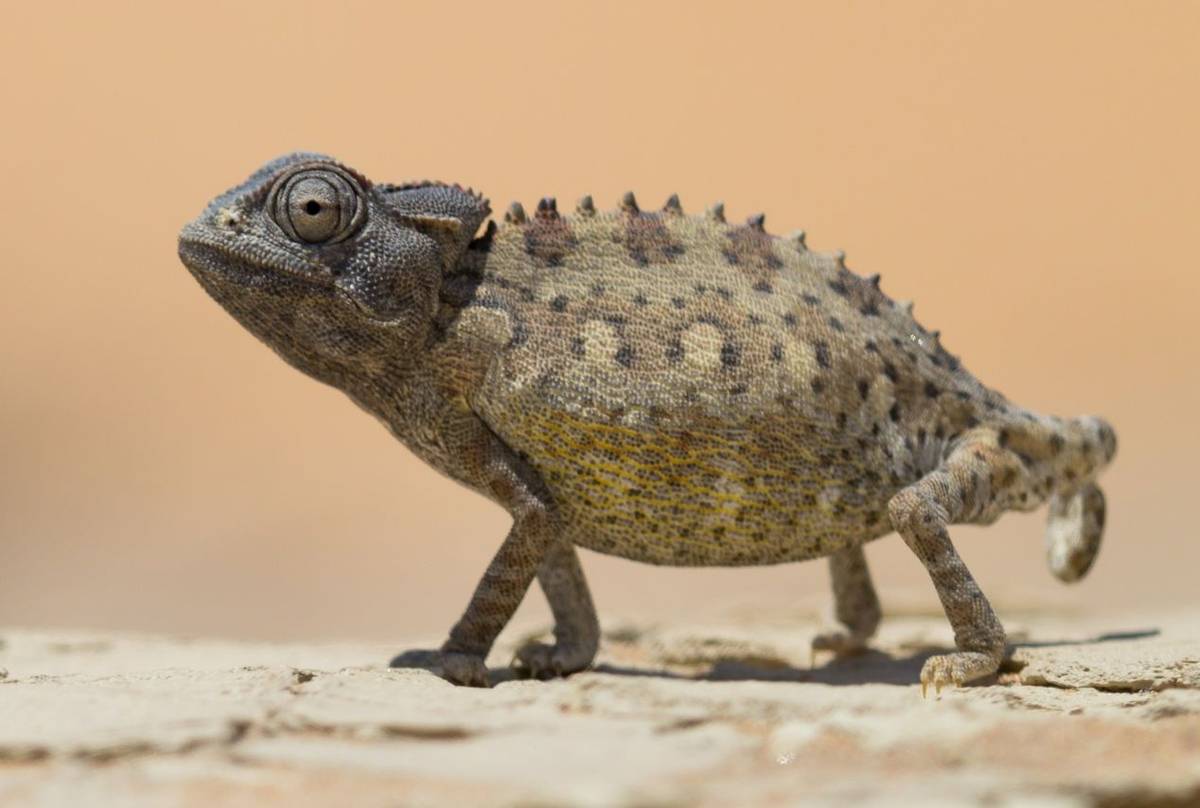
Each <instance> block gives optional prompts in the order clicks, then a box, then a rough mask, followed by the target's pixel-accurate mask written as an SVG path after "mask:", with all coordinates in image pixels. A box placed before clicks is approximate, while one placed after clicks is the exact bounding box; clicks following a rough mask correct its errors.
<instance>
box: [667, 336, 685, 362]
mask: <svg viewBox="0 0 1200 808" xmlns="http://www.w3.org/2000/svg"><path fill="white" fill-rule="evenodd" d="M666 356H667V361H668V362H670V363H672V364H675V363H676V362H678V361H679V360H680V359H682V358H683V343H682V342H680V341H679V337H671V340H670V341H669V342H668V343H667V352H666Z"/></svg>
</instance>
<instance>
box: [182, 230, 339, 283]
mask: <svg viewBox="0 0 1200 808" xmlns="http://www.w3.org/2000/svg"><path fill="white" fill-rule="evenodd" d="M178 251H179V260H180V261H182V262H183V265H184V266H186V267H187V268H188V270H189V271H190V272H191V273H192V275H194V276H195V277H196V279H197V280H200V281H201V282H214V281H215V282H225V283H230V282H232V283H235V284H238V285H241V286H248V287H254V288H268V287H278V286H279V285H280V284H281V283H291V284H297V283H299V284H302V285H304V286H308V287H312V288H322V289H328V288H329V287H330V286H331V279H328V278H325V277H322V274H319V273H320V270H319V268H317V267H312V268H307V267H306V268H300V267H294V266H289V265H287V264H282V263H273V264H271V265H263V264H262V263H261V255H262V253H261V251H260V250H254V249H253V245H249V244H248V245H245V246H230V245H229V244H227V243H224V242H223V241H221V240H219V239H216V238H214V237H212V236H209V235H207V234H206V233H205V232H204V231H203V230H200V229H199V228H195V227H194V226H192V225H189V226H188V227H186V228H185V229H184V231H183V232H182V233H181V234H180V236H179V248H178ZM252 253H253V254H257V255H258V256H259V259H260V260H257V261H256V260H254V259H253V258H252V257H251V254H252Z"/></svg>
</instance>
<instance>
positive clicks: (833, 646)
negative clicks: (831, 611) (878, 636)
mask: <svg viewBox="0 0 1200 808" xmlns="http://www.w3.org/2000/svg"><path fill="white" fill-rule="evenodd" d="M866 650H867V638H866V637H863V636H861V635H858V634H852V633H850V632H848V631H827V632H825V633H823V634H818V635H817V636H815V637H813V639H812V645H811V646H810V647H809V659H808V663H809V664H808V666H809V667H810V668H811V667H813V666H814V665H815V664H816V662H817V652H818V651H832V652H833V655H834V656H835V657H847V656H854V655H855V654H861V653H863V652H864V651H866Z"/></svg>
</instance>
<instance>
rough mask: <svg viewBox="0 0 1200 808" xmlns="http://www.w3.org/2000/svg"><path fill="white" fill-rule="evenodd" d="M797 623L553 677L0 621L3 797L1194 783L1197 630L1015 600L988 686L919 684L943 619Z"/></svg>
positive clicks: (342, 797) (1047, 791)
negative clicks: (469, 682)
mask: <svg viewBox="0 0 1200 808" xmlns="http://www.w3.org/2000/svg"><path fill="white" fill-rule="evenodd" d="M1010 622H1011V624H1012V625H1013V626H1018V622H1019V621H1016V620H1013V621H1010ZM818 628H819V627H818V626H817V624H815V623H812V622H809V621H802V620H796V619H786V618H783V619H779V618H777V619H773V620H768V619H756V618H754V617H753V616H749V617H742V618H740V619H737V620H730V621H728V622H725V623H721V624H714V625H701V626H662V627H654V626H649V625H637V624H629V625H626V626H624V627H622V628H618V629H615V630H613V631H611V632H609V633H608V634H606V635H605V640H604V644H603V647H602V651H601V655H600V658H599V659H598V662H597V666H596V669H595V670H593V671H588V672H585V673H581V674H578V675H576V676H573V677H571V678H570V679H567V680H557V681H550V682H539V681H525V680H520V679H517V678H515V677H514V676H513V675H512V674H511V673H510V672H507V671H506V670H505V669H503V667H502V665H503V663H504V662H505V661H507V659H509V658H510V657H511V653H512V647H513V645H514V644H515V642H516V640H513V641H510V642H507V643H504V642H502V643H501V644H500V646H499V647H498V648H497V652H496V654H495V655H494V657H493V658H492V659H491V660H490V662H491V663H492V665H493V666H495V667H494V670H493V677H492V678H493V684H494V686H493V687H492V688H490V689H486V690H481V689H469V688H458V687H453V686H451V685H450V684H448V683H447V682H445V681H443V680H441V679H439V678H438V677H436V676H434V675H433V674H431V673H429V672H427V671H424V670H416V669H389V668H387V667H386V661H387V660H388V659H390V658H391V656H392V654H393V653H394V652H395V651H396V650H398V649H397V648H392V647H383V646H377V645H376V646H372V645H354V644H337V645H309V646H302V645H270V644H249V643H228V642H215V641H183V640H173V639H167V638H157V637H135V636H100V635H91V634H86V633H65V632H64V633H42V632H18V631H6V632H0V637H2V638H3V640H4V642H3V644H0V663H2V664H3V665H4V667H5V668H7V669H8V670H9V671H10V672H11V673H10V675H9V676H8V678H7V679H4V680H3V681H0V804H5V805H7V804H12V805H22V806H25V805H32V806H37V805H58V804H63V803H75V804H87V805H121V806H125V805H159V804H163V803H164V802H167V803H171V804H179V805H191V804H197V805H199V804H204V805H212V804H221V805H289V806H290V805H327V804H330V803H336V802H342V803H345V804H353V805H356V806H357V805H394V804H397V802H399V803H402V804H406V805H462V804H470V805H484V806H487V805H514V804H534V805H537V804H546V805H577V806H607V805H662V806H670V805H714V806H715V805H728V804H738V805H791V804H806V805H810V804H811V805H825V804H827V805H838V804H845V803H847V802H855V803H859V804H865V805H872V804H879V805H883V804H888V805H890V804H897V803H914V804H918V803H919V804H929V805H941V804H945V805H960V804H983V803H986V804H989V805H1008V804H1011V805H1017V804H1020V805H1047V806H1059V805H1064V806H1065V805H1071V806H1074V805H1091V804H1094V803H1095V802H1096V801H1098V800H1104V801H1110V802H1119V801H1121V800H1132V801H1137V800H1147V799H1151V798H1153V799H1159V800H1163V801H1164V803H1165V804H1173V803H1179V804H1184V803H1186V801H1187V800H1193V799H1200V662H1198V660H1200V620H1196V619H1193V618H1192V617H1189V616H1187V615H1182V616H1173V617H1170V618H1169V619H1168V618H1160V619H1156V620H1147V621H1143V622H1142V623H1138V624H1133V623H1129V622H1128V621H1121V622H1120V623H1116V622H1114V621H1093V622H1087V621H1081V620H1069V619H1065V618H1051V617H1048V616H1043V617H1037V616H1030V617H1028V619H1026V620H1024V622H1023V623H1022V624H1021V625H1019V626H1018V627H1017V628H1015V630H1014V631H1013V636H1014V637H1015V638H1016V642H1015V645H1014V648H1013V654H1012V659H1011V660H1010V661H1009V662H1008V663H1007V664H1006V666H1005V668H1004V669H1003V671H1002V673H1001V674H1000V675H999V676H998V677H996V678H995V679H994V680H993V681H988V682H983V683H981V684H980V685H977V686H972V687H966V688H960V689H951V690H947V691H943V693H942V694H941V696H940V697H939V698H934V697H932V695H931V697H930V698H928V699H922V698H921V696H920V688H919V687H918V686H917V684H916V682H917V675H918V673H919V671H920V667H921V664H922V662H923V661H924V659H925V657H926V656H928V654H930V653H933V652H935V651H937V650H941V649H943V648H945V647H947V646H948V644H949V642H950V637H949V631H948V628H947V627H946V625H945V623H944V620H939V619H937V618H933V617H925V616H909V617H904V616H891V617H890V618H889V620H888V621H887V623H886V624H885V628H884V631H883V632H882V634H881V636H880V637H879V639H878V641H877V643H876V645H875V647H874V648H873V649H872V650H871V651H868V652H866V653H864V654H861V655H859V656H856V657H851V658H848V659H842V660H832V659H829V658H827V657H826V658H818V660H817V663H816V666H815V667H809V653H808V642H809V639H810V638H811V637H812V636H813V634H815V633H816V632H817V631H818ZM423 645H429V643H424V644H423Z"/></svg>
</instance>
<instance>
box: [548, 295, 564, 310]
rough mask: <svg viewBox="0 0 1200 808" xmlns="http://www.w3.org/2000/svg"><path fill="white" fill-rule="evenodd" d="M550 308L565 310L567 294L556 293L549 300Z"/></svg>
mask: <svg viewBox="0 0 1200 808" xmlns="http://www.w3.org/2000/svg"><path fill="white" fill-rule="evenodd" d="M550 310H551V311H566V310H567V296H566V295H558V296H557V297H555V298H554V299H553V300H551V301H550Z"/></svg>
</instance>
